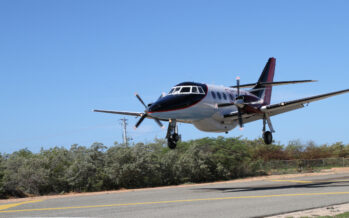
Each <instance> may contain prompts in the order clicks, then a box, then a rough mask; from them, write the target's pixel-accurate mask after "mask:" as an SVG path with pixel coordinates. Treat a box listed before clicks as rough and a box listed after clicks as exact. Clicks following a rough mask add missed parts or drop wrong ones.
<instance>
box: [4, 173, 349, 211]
mask: <svg viewBox="0 0 349 218" xmlns="http://www.w3.org/2000/svg"><path fill="white" fill-rule="evenodd" d="M341 203H349V173H342V174H332V175H320V176H308V177H297V178H284V179H271V178H268V179H265V180H260V181H248V182H246V181H245V182H234V181H232V182H227V183H216V184H203V185H188V186H182V187H166V188H156V189H145V190H136V191H129V192H117V193H109V194H107V193H104V194H97V195H84V196H74V197H72V196H70V197H63V198H62V197H60V198H51V199H44V200H32V201H23V202H16V203H5V204H4V203H2V204H0V217H48V216H57V217H264V216H269V215H276V214H281V213H286V212H291V211H298V210H305V209H310V208H316V207H324V206H328V205H333V204H341Z"/></svg>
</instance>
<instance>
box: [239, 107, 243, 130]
mask: <svg viewBox="0 0 349 218" xmlns="http://www.w3.org/2000/svg"><path fill="white" fill-rule="evenodd" d="M238 119H239V126H240V128H241V129H242V128H243V127H244V123H243V122H242V115H241V110H240V108H238Z"/></svg>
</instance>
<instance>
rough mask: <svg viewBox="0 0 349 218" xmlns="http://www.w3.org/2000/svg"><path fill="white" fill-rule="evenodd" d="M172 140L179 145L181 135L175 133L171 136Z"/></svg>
mask: <svg viewBox="0 0 349 218" xmlns="http://www.w3.org/2000/svg"><path fill="white" fill-rule="evenodd" d="M171 139H172V140H173V141H174V142H176V143H177V142H178V141H179V135H178V134H177V133H173V135H172V136H171Z"/></svg>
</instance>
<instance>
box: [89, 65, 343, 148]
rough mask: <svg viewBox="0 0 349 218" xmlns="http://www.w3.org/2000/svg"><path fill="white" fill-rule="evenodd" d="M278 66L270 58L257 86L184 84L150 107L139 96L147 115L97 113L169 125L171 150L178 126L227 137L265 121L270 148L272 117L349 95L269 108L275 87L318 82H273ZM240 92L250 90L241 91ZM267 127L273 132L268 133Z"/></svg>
mask: <svg viewBox="0 0 349 218" xmlns="http://www.w3.org/2000/svg"><path fill="white" fill-rule="evenodd" d="M275 63H276V60H275V58H269V60H268V62H267V64H266V65H265V67H264V70H263V72H262V74H261V76H260V77H259V80H258V81H257V82H256V83H250V84H244V85H240V78H239V77H237V78H236V86H230V87H224V86H216V85H208V84H202V83H195V82H183V83H179V84H178V85H176V86H174V87H173V88H172V89H171V90H170V92H169V93H168V94H163V95H161V96H160V97H159V99H158V100H156V101H155V102H154V103H151V104H148V105H146V104H145V103H144V101H143V100H142V99H141V97H140V96H139V95H138V94H137V93H136V97H137V98H138V100H139V101H140V102H141V103H142V104H143V105H144V107H145V111H144V112H127V111H107V110H94V111H95V112H103V113H112V114H122V115H130V116H136V117H140V119H139V120H138V122H137V123H136V125H135V128H137V127H138V126H139V125H140V124H141V123H142V122H143V120H144V119H145V118H150V119H153V120H154V121H155V122H156V123H157V124H158V125H159V126H160V127H163V125H162V123H161V121H167V122H169V125H168V129H167V135H166V138H167V141H168V147H169V148H171V149H174V148H175V147H176V145H177V142H178V140H179V139H180V136H179V134H178V127H177V122H182V123H191V124H193V125H194V126H195V127H196V128H198V129H199V130H202V131H207V132H225V133H228V131H230V130H232V129H234V128H235V127H236V126H237V125H239V126H240V128H242V127H243V126H244V124H245V123H249V122H252V121H256V120H263V139H264V142H265V143H266V144H270V143H272V141H273V137H272V132H275V130H274V128H273V125H272V124H271V120H270V117H272V116H275V115H278V114H281V113H285V112H289V111H292V110H296V109H299V108H302V107H304V105H307V104H308V103H310V102H313V101H317V100H321V99H324V98H328V97H331V96H334V95H339V94H343V93H346V92H349V89H345V90H341V91H337V92H331V93H326V94H322V95H316V96H312V97H308V98H301V99H297V100H293V101H285V102H281V103H278V104H270V99H271V91H272V87H273V86H278V85H286V84H295V83H306V82H315V80H297V81H282V82H273V78H274V71H275ZM241 88H250V89H249V90H241ZM266 124H268V127H269V130H270V131H266Z"/></svg>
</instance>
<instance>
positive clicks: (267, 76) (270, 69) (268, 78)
mask: <svg viewBox="0 0 349 218" xmlns="http://www.w3.org/2000/svg"><path fill="white" fill-rule="evenodd" d="M275 64H276V59H275V58H269V60H268V62H267V64H266V65H265V67H264V69H263V72H262V74H261V76H260V77H259V80H258V82H257V85H255V86H254V87H253V89H252V90H251V91H250V92H251V93H253V94H255V95H256V96H258V97H259V98H262V99H263V105H269V104H270V99H271V91H272V86H265V85H262V84H260V83H265V82H273V80H274V72H275Z"/></svg>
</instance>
